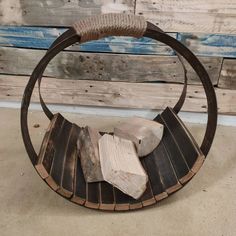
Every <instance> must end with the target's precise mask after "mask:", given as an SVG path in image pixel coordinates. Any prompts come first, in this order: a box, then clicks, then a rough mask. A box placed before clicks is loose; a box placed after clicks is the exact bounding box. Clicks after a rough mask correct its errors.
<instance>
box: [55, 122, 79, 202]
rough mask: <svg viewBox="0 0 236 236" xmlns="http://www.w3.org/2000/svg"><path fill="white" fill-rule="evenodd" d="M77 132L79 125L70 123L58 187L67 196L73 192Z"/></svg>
mask: <svg viewBox="0 0 236 236" xmlns="http://www.w3.org/2000/svg"><path fill="white" fill-rule="evenodd" d="M79 132H80V129H79V127H78V126H77V125H75V124H72V129H71V134H70V137H69V144H68V148H67V152H66V157H65V160H64V161H65V162H64V173H63V176H62V182H61V186H60V189H59V190H58V192H59V191H60V193H61V194H62V195H63V196H65V197H68V198H69V197H71V195H72V194H73V183H74V174H75V160H76V158H77V148H76V142H77V137H78V135H79Z"/></svg>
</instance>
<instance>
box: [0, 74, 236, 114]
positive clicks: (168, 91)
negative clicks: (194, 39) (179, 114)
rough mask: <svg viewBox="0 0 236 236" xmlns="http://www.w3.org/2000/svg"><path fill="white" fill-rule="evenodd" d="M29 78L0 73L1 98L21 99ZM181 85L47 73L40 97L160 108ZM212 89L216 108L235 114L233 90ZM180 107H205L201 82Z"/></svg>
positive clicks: (174, 97) (35, 97) (34, 99)
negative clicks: (58, 76) (60, 76)
mask: <svg viewBox="0 0 236 236" xmlns="http://www.w3.org/2000/svg"><path fill="white" fill-rule="evenodd" d="M28 80H29V77H28V76H12V75H0V99H1V100H2V101H8V102H9V101H17V102H19V101H21V99H22V94H23V91H24V89H25V84H26V83H27V81H28ZM36 87H37V86H36ZM182 89H183V85H181V84H168V83H165V84H162V83H155V84H150V83H125V82H105V81H87V80H83V81H82V80H78V81H75V80H58V79H54V78H46V77H44V78H43V79H42V93H43V97H44V98H47V99H46V101H47V102H48V103H51V104H66V105H69V104H73V105H83V106H99V107H113V108H116V107H119V108H128V109H131V108H142V109H152V110H154V109H157V110H161V109H165V107H166V106H169V107H173V105H174V104H175V103H176V101H177V100H178V98H179V95H180V94H181V92H182ZM215 92H216V95H217V102H218V112H219V113H221V114H236V90H229V89H220V88H215ZM71 95H73V96H71ZM127 101H129V102H127ZM32 102H39V96H38V91H37V90H35V91H34V92H33V95H32ZM182 111H193V112H206V111H207V104H206V101H205V94H204V90H203V88H202V87H201V86H197V85H189V86H188V94H187V98H186V100H185V103H184V106H183V108H182Z"/></svg>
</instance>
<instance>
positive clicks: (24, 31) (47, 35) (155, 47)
mask: <svg viewBox="0 0 236 236" xmlns="http://www.w3.org/2000/svg"><path fill="white" fill-rule="evenodd" d="M67 29H68V28H55V27H53V28H52V27H15V26H0V46H7V47H17V48H29V49H30V48H33V49H48V48H49V47H50V45H51V44H52V43H53V42H54V40H55V39H56V38H57V37H59V36H60V35H61V34H62V33H63V32H65V30H67ZM169 35H170V36H172V37H174V38H176V37H177V34H176V33H170V34H169ZM66 50H68V51H80V52H109V53H110V52H113V53H131V54H162V55H173V54H174V52H173V50H172V49H171V48H169V47H168V46H165V45H164V44H162V43H159V42H157V41H156V40H153V39H149V38H145V37H143V38H140V39H136V38H132V37H113V36H111V37H106V38H104V39H100V40H95V41H91V42H86V43H83V44H81V45H78V44H74V45H72V46H70V47H68V48H67V49H66Z"/></svg>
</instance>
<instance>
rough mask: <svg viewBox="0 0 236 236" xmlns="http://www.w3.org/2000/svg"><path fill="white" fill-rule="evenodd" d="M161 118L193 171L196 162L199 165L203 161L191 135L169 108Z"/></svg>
mask: <svg viewBox="0 0 236 236" xmlns="http://www.w3.org/2000/svg"><path fill="white" fill-rule="evenodd" d="M161 117H162V118H163V119H164V120H165V122H166V123H167V124H168V127H169V129H170V131H171V132H172V134H173V137H174V139H175V140H176V143H177V145H178V146H179V148H180V149H181V152H182V154H183V156H184V158H185V160H186V162H187V164H188V167H189V169H191V170H194V169H193V168H196V167H194V165H195V164H196V161H198V164H200V163H201V160H202V161H203V160H204V158H203V155H202V153H201V151H200V149H199V147H198V146H197V144H196V142H195V140H194V139H193V138H192V136H191V134H190V133H189V132H188V131H187V129H186V127H185V126H184V124H183V123H182V122H181V120H180V119H179V118H178V116H177V115H176V114H175V113H174V112H173V110H172V109H171V108H166V109H165V111H164V112H163V113H162V114H161ZM193 172H195V171H193Z"/></svg>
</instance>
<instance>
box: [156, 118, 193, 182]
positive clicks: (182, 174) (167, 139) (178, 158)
mask: <svg viewBox="0 0 236 236" xmlns="http://www.w3.org/2000/svg"><path fill="white" fill-rule="evenodd" d="M157 121H158V122H162V123H163V124H165V130H164V136H163V138H162V143H163V145H164V148H165V150H166V152H167V156H168V157H169V159H170V162H171V163H172V165H173V168H174V170H175V173H176V175H177V177H178V180H179V181H180V183H185V182H186V181H188V180H189V178H191V177H192V176H193V173H190V174H189V172H190V169H189V167H188V164H187V162H186V160H185V157H184V155H183V154H182V152H181V149H180V147H179V145H178V143H177V142H176V140H175V139H174V137H173V133H172V132H171V131H170V129H169V127H168V125H167V124H166V123H165V121H164V120H162V118H161V117H160V116H158V119H157ZM175 124H176V123H175ZM168 147H171V148H168Z"/></svg>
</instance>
